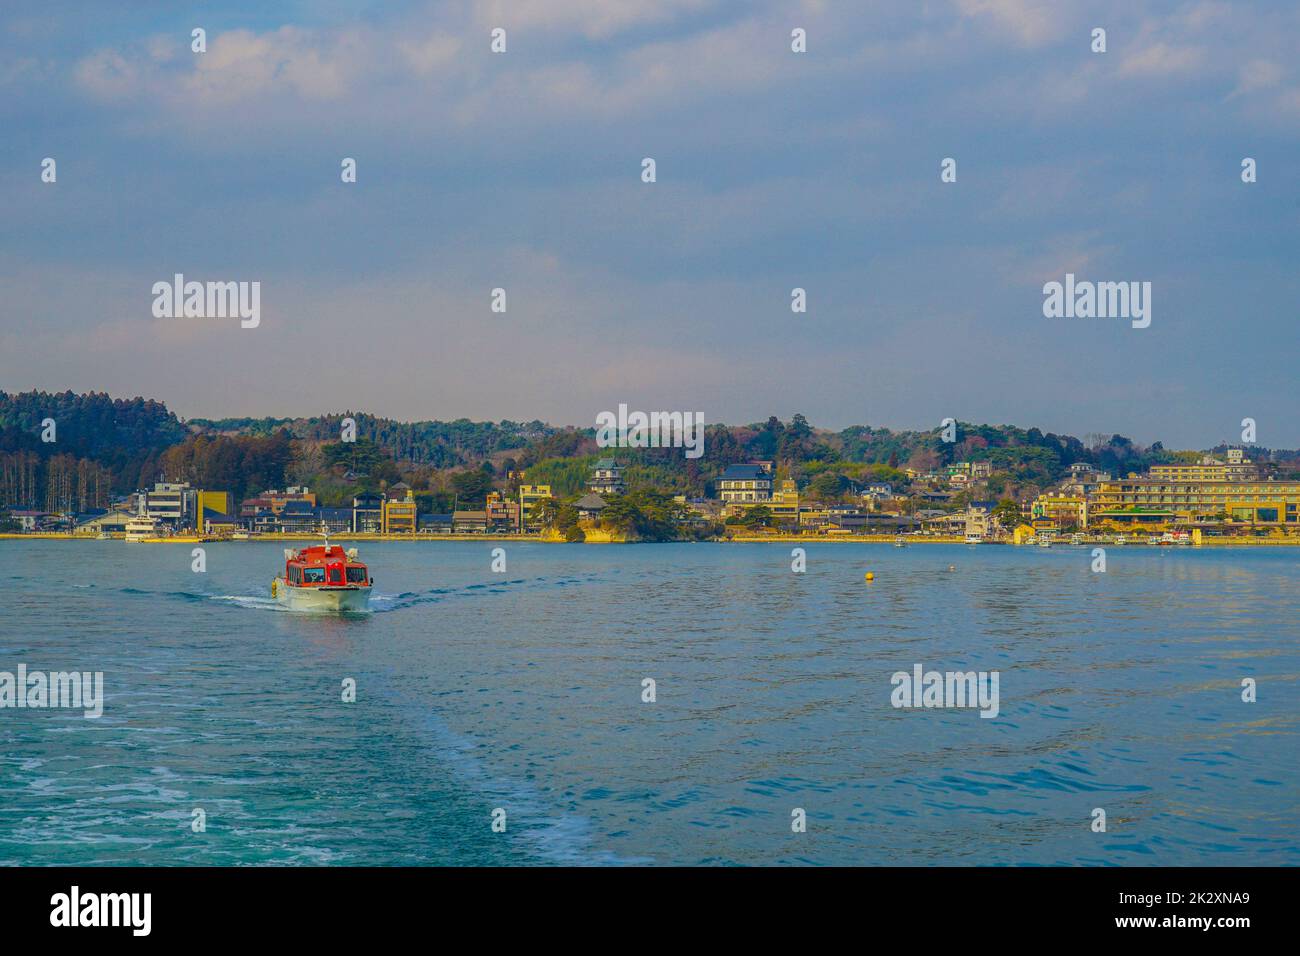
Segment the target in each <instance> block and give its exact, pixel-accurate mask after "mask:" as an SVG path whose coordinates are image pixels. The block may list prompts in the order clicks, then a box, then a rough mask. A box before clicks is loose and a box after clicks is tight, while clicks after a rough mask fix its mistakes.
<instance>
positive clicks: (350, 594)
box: [271, 578, 370, 614]
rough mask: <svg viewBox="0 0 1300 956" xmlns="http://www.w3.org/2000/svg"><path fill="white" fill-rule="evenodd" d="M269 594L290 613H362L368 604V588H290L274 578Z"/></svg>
mask: <svg viewBox="0 0 1300 956" xmlns="http://www.w3.org/2000/svg"><path fill="white" fill-rule="evenodd" d="M271 592H272V594H273V595H274V596H275V599H276V601H278V602H279V603H280V604H281V605H282V606H284V607H286V608H288V609H289V610H291V611H314V612H316V613H321V614H337V613H339V612H341V611H364V610H366V608H367V606H368V605H369V602H370V588H369V587H366V586H356V585H349V586H347V587H312V588H299V587H291V586H289V585H288V584H286V583H285V580H284V578H276V579H275V581H274V582H272V584H271Z"/></svg>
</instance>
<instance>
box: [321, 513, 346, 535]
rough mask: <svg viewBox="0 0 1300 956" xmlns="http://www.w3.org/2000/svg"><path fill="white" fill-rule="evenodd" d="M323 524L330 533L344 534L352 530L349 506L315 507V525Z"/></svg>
mask: <svg viewBox="0 0 1300 956" xmlns="http://www.w3.org/2000/svg"><path fill="white" fill-rule="evenodd" d="M321 525H324V526H325V530H326V531H328V532H329V533H330V534H346V533H347V532H349V531H351V530H352V509H351V508H317V509H316V526H317V527H318V528H319V527H320V526H321Z"/></svg>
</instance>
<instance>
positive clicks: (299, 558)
mask: <svg viewBox="0 0 1300 956" xmlns="http://www.w3.org/2000/svg"><path fill="white" fill-rule="evenodd" d="M284 556H285V562H284V579H285V581H286V582H287V583H288V584H289V586H290V587H334V588H337V587H348V586H351V587H369V586H370V583H371V582H370V571H369V570H368V569H367V568H366V566H365V564H363V563H362V562H360V561H358V560H357V551H356V549H355V548H349V549H348V550H347V551H344V550H343V548H341V547H340V546H339V545H337V544H335V545H315V546H313V547H310V548H303V549H302V550H301V551H294V550H292V549H291V548H286V549H285V551H284Z"/></svg>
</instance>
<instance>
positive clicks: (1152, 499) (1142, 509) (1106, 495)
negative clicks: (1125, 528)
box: [1092, 478, 1300, 530]
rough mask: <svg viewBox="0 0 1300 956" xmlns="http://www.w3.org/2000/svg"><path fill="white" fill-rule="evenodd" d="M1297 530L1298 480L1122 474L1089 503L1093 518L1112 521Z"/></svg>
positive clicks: (1299, 522)
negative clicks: (1225, 522)
mask: <svg viewBox="0 0 1300 956" xmlns="http://www.w3.org/2000/svg"><path fill="white" fill-rule="evenodd" d="M1223 515H1226V516H1227V520H1228V521H1232V522H1238V523H1243V524H1255V525H1275V526H1278V527H1282V528H1287V529H1294V530H1300V481H1168V480H1160V479H1155V478H1126V479H1123V480H1120V481H1108V482H1104V483H1103V484H1102V486H1101V488H1100V489H1099V490H1098V492H1097V495H1096V498H1095V500H1094V501H1093V504H1092V516H1093V519H1094V520H1095V521H1108V522H1113V523H1115V524H1138V523H1145V524H1151V523H1160V522H1161V521H1162V520H1163V521H1165V522H1177V523H1182V524H1194V523H1198V522H1215V521H1218V520H1220V516H1223Z"/></svg>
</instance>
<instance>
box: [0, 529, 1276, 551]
mask: <svg viewBox="0 0 1300 956" xmlns="http://www.w3.org/2000/svg"><path fill="white" fill-rule="evenodd" d="M896 537H897V536H895V535H869V534H858V535H817V534H808V535H798V534H764V535H734V536H732V537H728V538H710V539H708V540H706V541H677V542H673V541H668V542H647V541H592V542H566V541H563V540H559V539H557V538H554V537H548V536H546V535H535V534H416V535H412V534H364V533H363V534H332V535H330V540H331V541H349V542H383V543H387V542H394V541H395V542H402V543H411V544H414V543H418V542H421V541H423V542H453V541H460V542H478V543H483V542H493V541H502V542H504V541H510V542H533V543H536V544H569V543H576V544H583V543H587V544H602V545H603V544H656V543H662V544H831V543H835V544H891V545H892V544H894V542H895V541H896ZM26 540H36V541H81V542H87V541H96V542H98V541H105V540H112V541H122V540H123V538H122V537H121V536H114V537H113V538H111V539H104V538H100V537H97V536H96V535H87V534H78V535H70V534H61V533H57V532H46V531H34V532H27V533H19V532H0V541H26ZM320 540H321V536H320V535H319V534H263V535H258V536H257V537H255V538H226V537H221V538H217V537H201V538H200V537H197V536H195V535H177V536H176V538H175V539H174V540H169V539H166V538H160V539H154V540H151V541H142V542H138V543H140V544H191V545H192V544H226V543H230V544H245V543H249V544H256V543H257V542H259V541H261V542H270V543H274V542H279V541H284V542H295V541H320ZM905 541H906V544H907V545H908V546H911V545H914V544H920V545H926V544H966V545H967V546H968V547H972V548H974V547H981V546H985V545H994V546H999V547H1012V548H1016V547H1020V548H1033V547H1036V545H1032V544H1021V545H1017V544H1014V543H1013V542H1011V541H986V542H981V543H980V544H968V543H967V542H966V539H965V538H963V537H958V536H954V535H926V536H917V537H908V538H906V539H905ZM1106 546H1110V547H1119V548H1169V549H1171V550H1174V551H1180V550H1183V549H1185V548H1229V547H1247V548H1249V547H1283V548H1285V547H1300V535H1288V536H1286V537H1276V538H1273V537H1269V538H1260V537H1254V536H1250V537H1247V536H1243V535H1232V536H1223V537H1206V538H1203V539H1202V540H1201V543H1200V544H1196V545H1173V544H1147V543H1146V542H1145V541H1129V542H1127V543H1125V544H1122V545H1117V544H1115V542H1114V541H1107V540H1104V539H1102V538H1085V539H1084V540H1083V541H1081V542H1079V543H1078V544H1071V543H1070V542H1069V541H1059V542H1053V544H1052V547H1054V548H1072V547H1077V548H1084V547H1106Z"/></svg>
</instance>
